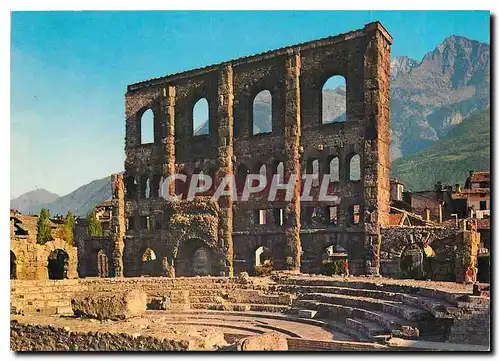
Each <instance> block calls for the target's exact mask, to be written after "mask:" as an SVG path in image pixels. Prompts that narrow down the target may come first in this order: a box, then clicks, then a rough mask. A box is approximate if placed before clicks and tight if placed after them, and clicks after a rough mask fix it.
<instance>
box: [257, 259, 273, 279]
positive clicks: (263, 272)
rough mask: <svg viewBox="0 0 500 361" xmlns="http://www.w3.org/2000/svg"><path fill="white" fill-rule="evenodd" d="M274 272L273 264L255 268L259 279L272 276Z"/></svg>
mask: <svg viewBox="0 0 500 361" xmlns="http://www.w3.org/2000/svg"><path fill="white" fill-rule="evenodd" d="M272 271H273V263H272V262H268V263H264V264H263V265H262V266H255V275H256V276H259V277H264V276H270V275H271V272H272Z"/></svg>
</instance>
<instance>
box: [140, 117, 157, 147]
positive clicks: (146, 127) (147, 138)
mask: <svg viewBox="0 0 500 361" xmlns="http://www.w3.org/2000/svg"><path fill="white" fill-rule="evenodd" d="M154 141H155V131H154V113H153V111H152V110H151V109H148V110H146V111H145V112H144V113H143V114H142V116H141V144H149V143H154Z"/></svg>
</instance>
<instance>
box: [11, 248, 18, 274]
mask: <svg viewBox="0 0 500 361" xmlns="http://www.w3.org/2000/svg"><path fill="white" fill-rule="evenodd" d="M16 262H17V258H16V254H15V253H14V252H12V251H10V279H11V280H15V279H17V263H16Z"/></svg>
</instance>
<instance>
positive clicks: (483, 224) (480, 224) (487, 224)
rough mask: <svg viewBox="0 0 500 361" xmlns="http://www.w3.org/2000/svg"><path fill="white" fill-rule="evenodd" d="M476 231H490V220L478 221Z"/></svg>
mask: <svg viewBox="0 0 500 361" xmlns="http://www.w3.org/2000/svg"><path fill="white" fill-rule="evenodd" d="M477 229H490V219H489V218H483V219H478V220H477Z"/></svg>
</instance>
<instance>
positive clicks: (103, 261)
mask: <svg viewBox="0 0 500 361" xmlns="http://www.w3.org/2000/svg"><path fill="white" fill-rule="evenodd" d="M97 274H98V276H99V277H103V278H106V277H109V259H108V255H107V254H106V252H105V251H104V250H103V249H101V250H100V251H99V252H97Z"/></svg>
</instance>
